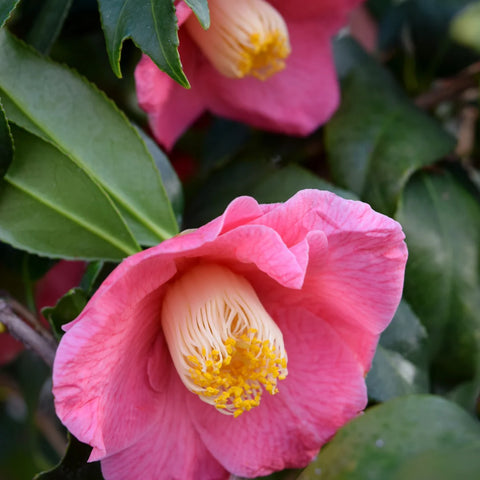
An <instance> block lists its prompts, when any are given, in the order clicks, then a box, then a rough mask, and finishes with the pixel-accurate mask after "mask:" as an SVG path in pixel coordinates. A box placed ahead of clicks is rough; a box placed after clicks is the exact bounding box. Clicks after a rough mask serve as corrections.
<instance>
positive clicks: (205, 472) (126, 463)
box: [102, 371, 229, 480]
mask: <svg viewBox="0 0 480 480" xmlns="http://www.w3.org/2000/svg"><path fill="white" fill-rule="evenodd" d="M158 374H159V375H162V374H163V372H161V371H159V372H158ZM166 387H167V389H166V395H168V399H163V401H162V402H161V409H162V410H161V415H159V417H158V418H157V421H156V422H152V424H151V425H150V426H149V428H148V429H147V430H146V432H145V434H144V435H143V436H142V437H141V438H140V439H139V440H138V441H137V442H136V443H135V445H133V446H131V447H129V448H127V449H125V450H123V451H121V452H119V453H116V454H115V455H112V456H110V457H108V458H106V459H105V460H103V461H102V473H103V475H104V477H105V479H106V480H132V479H168V480H187V479H192V480H193V479H198V480H227V479H228V477H229V474H228V472H227V471H226V470H225V469H224V468H223V467H222V466H221V465H220V464H219V463H218V462H217V461H216V460H215V459H214V458H213V457H212V455H211V454H210V453H209V452H208V451H207V450H206V448H205V445H204V444H203V442H202V441H201V440H200V437H199V436H198V433H197V432H196V430H195V429H194V428H193V425H192V423H191V419H190V417H189V415H188V410H187V407H186V405H185V403H186V396H187V395H193V394H191V393H190V392H188V391H187V390H186V389H185V387H184V386H183V384H182V383H181V382H180V380H179V378H178V376H176V375H172V376H171V377H170V381H169V382H168V385H167V386H166Z"/></svg>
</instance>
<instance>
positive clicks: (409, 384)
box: [366, 345, 429, 402]
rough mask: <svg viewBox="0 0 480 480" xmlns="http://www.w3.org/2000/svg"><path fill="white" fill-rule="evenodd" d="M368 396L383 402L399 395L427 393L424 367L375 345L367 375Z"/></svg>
mask: <svg viewBox="0 0 480 480" xmlns="http://www.w3.org/2000/svg"><path fill="white" fill-rule="evenodd" d="M366 381H367V389H368V397H369V398H370V399H371V400H374V401H376V402H385V401H387V400H390V399H392V398H395V397H399V396H401V395H408V394H412V393H428V386H429V385H428V376H427V371H426V368H425V367H424V368H420V367H418V366H417V365H415V364H414V363H412V362H411V361H409V360H407V359H406V358H405V357H404V356H403V355H400V354H399V353H397V352H395V351H393V350H388V349H386V348H383V347H382V346H381V345H379V346H378V347H377V351H376V353H375V357H374V358H373V362H372V368H371V370H370V371H369V372H368V375H367V379H366Z"/></svg>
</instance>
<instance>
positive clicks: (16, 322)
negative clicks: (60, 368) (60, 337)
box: [0, 298, 55, 367]
mask: <svg viewBox="0 0 480 480" xmlns="http://www.w3.org/2000/svg"><path fill="white" fill-rule="evenodd" d="M0 323H2V324H3V325H5V327H6V328H7V330H8V331H9V333H10V335H12V336H13V337H15V338H16V339H17V340H19V341H21V342H22V343H23V344H24V345H25V346H26V347H27V348H30V349H31V350H33V351H34V352H35V353H36V354H37V355H39V356H40V357H41V358H42V359H43V361H44V362H45V363H46V364H47V365H49V366H50V367H51V366H52V365H53V359H54V358H55V346H54V345H52V343H51V342H50V341H49V340H47V339H46V338H45V337H44V336H43V335H42V334H41V333H39V332H38V331H37V330H36V329H34V328H33V327H31V326H30V325H29V324H27V323H26V322H25V321H24V320H22V318H20V317H19V316H18V315H17V314H16V313H14V312H13V310H12V307H11V305H9V303H8V302H6V301H5V300H4V299H2V298H0Z"/></svg>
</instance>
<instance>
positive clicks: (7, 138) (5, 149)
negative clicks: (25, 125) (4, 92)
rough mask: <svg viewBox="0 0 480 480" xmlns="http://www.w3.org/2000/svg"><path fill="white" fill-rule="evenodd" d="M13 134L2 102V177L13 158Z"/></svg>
mask: <svg viewBox="0 0 480 480" xmlns="http://www.w3.org/2000/svg"><path fill="white" fill-rule="evenodd" d="M12 141H13V140H12V135H11V133H10V128H9V126H8V122H7V119H6V118H5V112H4V110H3V107H2V104H1V103H0V177H3V176H4V175H5V172H6V171H7V168H8V166H9V165H10V163H11V162H12V158H13V144H12Z"/></svg>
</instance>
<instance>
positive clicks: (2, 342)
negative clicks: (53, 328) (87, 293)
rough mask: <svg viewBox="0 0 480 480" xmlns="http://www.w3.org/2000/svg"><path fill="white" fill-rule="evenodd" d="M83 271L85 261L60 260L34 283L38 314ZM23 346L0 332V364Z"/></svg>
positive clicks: (69, 286) (72, 284)
mask: <svg viewBox="0 0 480 480" xmlns="http://www.w3.org/2000/svg"><path fill="white" fill-rule="evenodd" d="M84 272H85V262H78V261H68V260H60V261H59V262H58V263H56V264H55V265H54V266H53V267H52V268H51V269H50V270H49V271H48V272H47V273H46V274H45V275H44V276H43V277H42V278H41V279H40V280H39V281H38V282H37V284H36V285H35V306H36V307H37V313H38V315H39V316H41V314H40V311H41V310H42V308H44V307H51V306H54V305H55V304H56V303H57V301H58V300H59V299H60V297H62V296H63V295H64V294H65V293H67V292H68V290H70V289H71V288H73V287H75V286H77V285H78V284H79V283H80V280H81V279H82V275H83V273H84ZM41 318H42V320H43V323H44V324H45V325H48V323H47V321H46V320H45V319H43V317H41ZM0 327H1V325H0ZM0 331H1V329H0ZM23 348H24V347H23V344H22V343H21V342H19V341H17V340H15V339H14V338H13V337H11V336H10V335H9V334H8V333H0V365H2V364H4V363H8V362H10V361H12V360H13V359H14V358H15V357H16V356H17V354H18V353H19V352H21V351H22V350H23Z"/></svg>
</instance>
